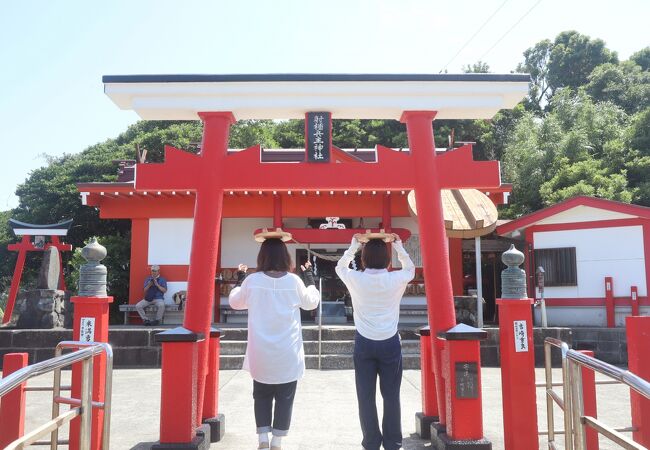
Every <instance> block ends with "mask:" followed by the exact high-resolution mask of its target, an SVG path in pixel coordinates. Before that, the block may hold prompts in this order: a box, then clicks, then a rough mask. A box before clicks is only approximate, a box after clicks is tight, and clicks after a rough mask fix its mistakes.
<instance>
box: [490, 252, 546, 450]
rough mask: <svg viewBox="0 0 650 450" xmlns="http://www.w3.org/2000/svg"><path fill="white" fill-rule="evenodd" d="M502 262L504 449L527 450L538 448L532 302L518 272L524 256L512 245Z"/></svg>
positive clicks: (501, 350)
mask: <svg viewBox="0 0 650 450" xmlns="http://www.w3.org/2000/svg"><path fill="white" fill-rule="evenodd" d="M501 260H502V261H503V263H504V264H506V265H507V266H508V268H507V269H505V270H504V271H503V272H502V273H501V298H498V299H497V305H499V354H500V355H501V396H502V398H503V434H504V447H505V449H506V450H529V449H531V448H537V447H538V445H539V444H538V439H539V438H538V429H537V388H536V387H535V346H534V340H533V317H532V314H531V309H530V305H531V304H532V303H533V300H532V299H530V298H526V272H525V271H523V270H521V269H519V266H520V265H521V264H523V262H524V254H523V253H521V252H520V251H518V250H517V249H516V248H515V246H514V245H511V246H510V249H509V250H507V251H505V252H504V253H503V255H502V256H501Z"/></svg>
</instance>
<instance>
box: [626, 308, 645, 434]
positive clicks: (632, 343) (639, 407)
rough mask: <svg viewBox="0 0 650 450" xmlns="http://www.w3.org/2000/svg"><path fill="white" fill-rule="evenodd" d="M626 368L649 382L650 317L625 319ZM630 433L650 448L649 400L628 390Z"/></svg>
mask: <svg viewBox="0 0 650 450" xmlns="http://www.w3.org/2000/svg"><path fill="white" fill-rule="evenodd" d="M625 326H626V328H627V333H626V334H627V355H628V356H627V358H628V368H629V370H630V372H632V373H633V374H635V375H637V376H639V377H641V378H643V379H645V380H650V358H648V355H650V316H637V317H626V318H625ZM630 406H631V409H632V426H633V427H634V428H636V431H634V432H633V433H632V437H633V439H634V441H635V442H638V443H639V444H641V445H644V446H646V447H650V400H648V399H647V398H645V397H643V396H642V395H641V394H637V393H636V392H634V391H633V390H632V389H630Z"/></svg>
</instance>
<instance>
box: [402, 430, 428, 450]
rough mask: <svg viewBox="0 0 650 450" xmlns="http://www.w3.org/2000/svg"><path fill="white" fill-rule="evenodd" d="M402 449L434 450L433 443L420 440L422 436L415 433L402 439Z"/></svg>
mask: <svg viewBox="0 0 650 450" xmlns="http://www.w3.org/2000/svg"><path fill="white" fill-rule="evenodd" d="M402 448H403V449H404V450H420V449H429V450H431V449H433V447H432V446H431V441H427V440H424V439H420V436H418V435H417V434H415V433H413V434H412V435H411V436H409V437H407V438H404V439H402Z"/></svg>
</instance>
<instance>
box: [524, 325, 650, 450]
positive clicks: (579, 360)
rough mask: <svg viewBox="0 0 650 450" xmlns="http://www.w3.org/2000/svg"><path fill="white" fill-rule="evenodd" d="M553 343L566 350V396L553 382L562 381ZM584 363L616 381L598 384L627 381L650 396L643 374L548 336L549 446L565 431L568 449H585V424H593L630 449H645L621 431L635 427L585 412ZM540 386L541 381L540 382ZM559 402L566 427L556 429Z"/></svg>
mask: <svg viewBox="0 0 650 450" xmlns="http://www.w3.org/2000/svg"><path fill="white" fill-rule="evenodd" d="M551 347H557V348H559V349H560V350H561V351H562V384H561V386H563V391H562V398H560V396H559V395H558V393H557V392H556V391H554V390H553V386H559V385H560V384H559V383H553V372H552V369H551ZM582 367H585V368H588V369H591V370H593V371H595V372H598V373H600V374H602V375H605V376H607V377H609V378H613V380H614V381H606V380H599V381H597V382H596V384H612V383H617V384H618V383H625V384H626V385H627V386H628V387H630V388H631V389H632V390H634V391H635V392H638V393H639V394H640V395H643V396H644V397H646V398H648V399H650V382H648V381H646V380H644V379H643V378H641V377H639V376H637V375H635V374H633V373H631V372H629V371H627V370H623V369H619V368H618V367H616V366H613V365H611V364H608V363H606V362H603V361H601V360H599V359H596V358H593V357H591V356H587V355H585V354H584V353H580V352H578V351H576V350H572V349H571V348H569V346H568V345H567V344H566V343H565V342H563V341H561V340H559V339H555V338H550V337H548V338H546V339H544V371H545V375H546V380H545V383H544V384H543V385H542V386H544V387H545V388H546V408H547V409H546V420H547V424H548V430H547V431H546V433H544V432H542V433H540V434H548V448H549V449H555V448H557V447H556V443H555V434H564V435H565V447H566V449H567V450H573V449H575V450H584V449H585V448H586V443H585V441H586V436H585V430H584V427H585V426H590V427H591V428H593V429H595V430H596V431H597V432H598V433H600V434H602V435H603V436H605V437H607V438H609V439H610V440H612V441H614V442H616V443H617V444H619V445H621V446H622V447H623V448H626V449H645V447H643V446H641V445H639V444H637V443H636V442H634V441H632V440H631V439H630V438H628V437H626V436H624V435H622V434H621V432H630V431H635V428H633V427H626V428H612V427H609V426H607V425H605V424H603V423H602V422H600V421H598V420H597V419H595V418H594V417H590V416H585V415H584V401H583V395H582V369H581V368H582ZM537 385H538V386H539V384H537ZM554 403H556V404H557V405H558V406H559V407H560V409H562V411H563V413H564V428H565V429H564V430H563V431H560V430H555V424H554V417H553V407H554Z"/></svg>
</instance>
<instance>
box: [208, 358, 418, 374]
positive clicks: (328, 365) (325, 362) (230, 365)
mask: <svg viewBox="0 0 650 450" xmlns="http://www.w3.org/2000/svg"><path fill="white" fill-rule="evenodd" d="M243 363H244V357H243V356H241V355H222V356H221V357H220V358H219V369H220V370H240V369H241V368H242V365H243ZM305 366H306V367H307V368H308V369H318V356H316V355H307V356H305ZM402 366H403V368H404V369H409V370H411V369H416V370H417V369H419V368H420V356H419V355H414V354H405V355H403V357H402ZM321 369H326V370H337V369H338V370H343V369H354V361H353V359H352V355H351V354H343V355H336V354H334V355H322V356H321Z"/></svg>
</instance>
